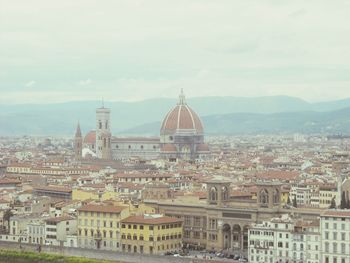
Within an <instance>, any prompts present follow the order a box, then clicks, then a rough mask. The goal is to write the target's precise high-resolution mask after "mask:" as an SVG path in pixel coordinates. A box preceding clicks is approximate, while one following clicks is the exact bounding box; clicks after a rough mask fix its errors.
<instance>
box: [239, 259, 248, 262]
mask: <svg viewBox="0 0 350 263" xmlns="http://www.w3.org/2000/svg"><path fill="white" fill-rule="evenodd" d="M238 262H248V259H246V258H240V259H239V260H238Z"/></svg>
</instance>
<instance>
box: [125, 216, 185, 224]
mask: <svg viewBox="0 0 350 263" xmlns="http://www.w3.org/2000/svg"><path fill="white" fill-rule="evenodd" d="M121 222H122V223H130V224H145V225H158V224H171V223H180V222H182V220H181V219H178V218H173V217H167V216H163V217H155V218H153V217H145V216H129V217H128V218H125V219H123V220H122V221H121Z"/></svg>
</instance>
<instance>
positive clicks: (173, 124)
mask: <svg viewBox="0 0 350 263" xmlns="http://www.w3.org/2000/svg"><path fill="white" fill-rule="evenodd" d="M174 132H186V133H188V132H191V133H193V134H203V124H202V121H201V120H200V118H199V117H198V115H197V114H196V113H195V112H194V111H193V110H192V109H191V108H190V107H189V106H188V105H187V104H186V103H185V98H184V95H183V94H181V95H180V101H179V103H178V104H177V105H176V107H175V108H173V109H172V110H171V111H170V112H169V113H168V114H167V115H166V116H165V119H164V121H163V123H162V126H161V128H160V133H161V134H168V133H174Z"/></svg>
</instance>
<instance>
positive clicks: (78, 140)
mask: <svg viewBox="0 0 350 263" xmlns="http://www.w3.org/2000/svg"><path fill="white" fill-rule="evenodd" d="M74 157H75V160H77V161H79V160H81V158H82V157H83V137H82V136H81V130H80V124H79V122H78V125H77V130H76V131H75V137H74Z"/></svg>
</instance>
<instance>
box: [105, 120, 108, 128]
mask: <svg viewBox="0 0 350 263" xmlns="http://www.w3.org/2000/svg"><path fill="white" fill-rule="evenodd" d="M105 129H106V130H108V121H106V123H105Z"/></svg>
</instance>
